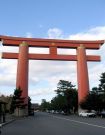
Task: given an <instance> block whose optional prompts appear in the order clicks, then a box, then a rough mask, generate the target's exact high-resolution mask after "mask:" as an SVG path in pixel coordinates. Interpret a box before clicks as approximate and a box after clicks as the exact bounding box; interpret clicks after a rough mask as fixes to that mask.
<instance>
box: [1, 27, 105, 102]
mask: <svg viewBox="0 0 105 135" xmlns="http://www.w3.org/2000/svg"><path fill="white" fill-rule="evenodd" d="M63 37H64V33H63V31H62V30H60V29H58V28H52V29H49V30H48V38H60V39H61V38H63ZM66 39H72V40H100V39H105V26H103V27H96V28H92V29H89V30H87V31H85V32H80V33H76V34H74V35H68V36H67V37H66ZM0 50H1V51H5V50H6V48H4V49H3V48H2V46H0ZM7 51H12V52H14V51H16V52H17V51H18V49H17V50H16V49H14V48H12V49H11V50H9V48H7ZM64 51H65V52H67V50H59V53H64V54H65V52H64ZM44 52H45V53H49V50H48V49H47V50H40V49H39V50H34V49H30V53H44ZM72 52H73V51H72ZM98 52H99V54H100V55H101V57H102V61H101V62H99V63H94V64H93V63H90V62H89V63H88V67H89V78H90V85H91V87H93V86H94V85H98V83H99V82H98V80H99V76H100V74H101V72H105V60H104V59H105V45H104V46H102V47H101V49H100V50H98V51H97V52H96V51H94V52H93V51H92V52H91V54H93V53H94V54H96V53H98ZM73 53H76V52H75V51H74V52H73ZM67 54H71V53H70V52H68V53H67ZM29 65H30V66H29V78H30V80H29V89H30V91H29V94H30V96H31V97H32V98H33V100H34V98H35V96H39V95H40V98H42V97H43V96H41V95H50V93H52V94H53V92H54V89H55V88H56V85H57V83H58V81H59V80H60V79H65V80H68V81H72V82H73V84H77V77H76V76H77V73H76V68H77V67H76V62H63V61H39V60H36V61H30V64H29ZM16 70H17V60H4V59H3V60H2V59H0V89H1V86H2V87H3V88H4V87H5V85H6V86H9V87H10V86H11V87H13V86H14V87H15V78H16ZM42 82H43V83H42ZM1 93H3V89H2V91H1ZM8 93H9V92H8ZM46 97H47V98H48V96H46ZM37 100H38V98H37ZM38 102H39V101H38Z"/></svg>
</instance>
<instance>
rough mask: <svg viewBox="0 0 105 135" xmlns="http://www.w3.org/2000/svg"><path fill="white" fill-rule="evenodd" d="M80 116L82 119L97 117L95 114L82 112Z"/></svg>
mask: <svg viewBox="0 0 105 135" xmlns="http://www.w3.org/2000/svg"><path fill="white" fill-rule="evenodd" d="M79 116H82V117H95V116H96V114H95V113H93V112H80V113H79Z"/></svg>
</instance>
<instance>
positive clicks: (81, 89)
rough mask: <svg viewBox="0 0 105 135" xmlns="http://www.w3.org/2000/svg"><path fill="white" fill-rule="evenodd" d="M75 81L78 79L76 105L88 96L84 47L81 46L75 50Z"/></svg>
mask: <svg viewBox="0 0 105 135" xmlns="http://www.w3.org/2000/svg"><path fill="white" fill-rule="evenodd" d="M77 79H78V104H80V103H81V102H82V101H84V100H85V98H86V96H87V95H88V94H89V77H88V68H87V59H86V50H85V47H84V46H83V45H82V44H81V45H80V46H79V47H78V48H77Z"/></svg>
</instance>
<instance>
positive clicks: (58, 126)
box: [2, 112, 105, 135]
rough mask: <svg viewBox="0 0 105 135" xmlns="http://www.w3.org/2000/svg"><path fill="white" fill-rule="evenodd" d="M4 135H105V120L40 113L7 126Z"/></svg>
mask: <svg viewBox="0 0 105 135" xmlns="http://www.w3.org/2000/svg"><path fill="white" fill-rule="evenodd" d="M2 135H105V119H102V118H82V117H78V116H73V115H72V116H63V115H55V114H48V113H42V112H38V113H36V114H35V116H32V117H27V118H21V119H19V120H16V121H14V122H12V123H10V124H7V125H5V126H4V127H3V129H2Z"/></svg>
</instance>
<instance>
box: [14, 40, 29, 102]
mask: <svg viewBox="0 0 105 135" xmlns="http://www.w3.org/2000/svg"><path fill="white" fill-rule="evenodd" d="M28 50H29V49H28V44H27V43H26V42H22V43H21V44H20V45H19V53H18V66H17V79H16V88H19V87H20V88H21V90H22V97H24V98H25V100H24V103H25V104H26V105H27V104H28V65H29V64H28V63H29V62H28Z"/></svg>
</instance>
